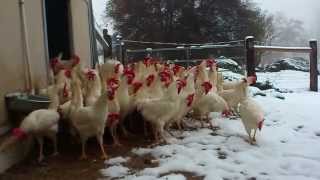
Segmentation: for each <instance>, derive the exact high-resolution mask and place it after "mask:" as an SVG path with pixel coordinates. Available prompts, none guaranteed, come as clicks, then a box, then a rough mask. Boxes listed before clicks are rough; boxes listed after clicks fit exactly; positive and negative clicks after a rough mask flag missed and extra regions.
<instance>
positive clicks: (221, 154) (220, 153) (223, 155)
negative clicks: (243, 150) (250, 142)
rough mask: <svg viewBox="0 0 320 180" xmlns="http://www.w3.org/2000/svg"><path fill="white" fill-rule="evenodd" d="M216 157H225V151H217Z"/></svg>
mask: <svg viewBox="0 0 320 180" xmlns="http://www.w3.org/2000/svg"><path fill="white" fill-rule="evenodd" d="M218 158H219V159H227V153H226V152H223V151H218Z"/></svg>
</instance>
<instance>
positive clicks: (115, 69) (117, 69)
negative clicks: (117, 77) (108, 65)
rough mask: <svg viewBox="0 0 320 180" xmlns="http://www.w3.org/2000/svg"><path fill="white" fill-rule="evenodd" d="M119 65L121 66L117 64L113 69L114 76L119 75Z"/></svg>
mask: <svg viewBox="0 0 320 180" xmlns="http://www.w3.org/2000/svg"><path fill="white" fill-rule="evenodd" d="M120 65H121V64H117V65H116V66H115V67H114V73H116V74H118V73H119V70H120Z"/></svg>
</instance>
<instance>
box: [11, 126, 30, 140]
mask: <svg viewBox="0 0 320 180" xmlns="http://www.w3.org/2000/svg"><path fill="white" fill-rule="evenodd" d="M12 136H14V137H16V138H17V139H18V140H22V139H25V138H26V137H27V136H28V135H27V133H26V132H24V131H23V130H22V129H21V128H14V129H13V130H12Z"/></svg>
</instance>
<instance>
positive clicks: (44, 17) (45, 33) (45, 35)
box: [41, 0, 53, 84]
mask: <svg viewBox="0 0 320 180" xmlns="http://www.w3.org/2000/svg"><path fill="white" fill-rule="evenodd" d="M45 3H46V2H45V1H44V0H43V1H41V6H42V27H43V40H44V42H43V44H44V51H45V52H44V54H45V60H46V70H47V84H52V83H53V78H51V76H50V73H51V70H50V62H49V58H50V57H49V47H48V30H47V14H46V4H45Z"/></svg>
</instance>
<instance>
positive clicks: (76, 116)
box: [70, 76, 110, 159]
mask: <svg viewBox="0 0 320 180" xmlns="http://www.w3.org/2000/svg"><path fill="white" fill-rule="evenodd" d="M72 78H73V80H72V84H71V85H72V91H73V92H72V93H73V97H72V101H71V107H70V108H71V109H70V119H71V122H72V125H73V127H74V128H75V129H76V130H77V131H78V133H79V135H80V139H81V143H82V153H81V157H80V158H81V159H86V158H87V155H86V152H85V146H86V142H87V139H88V138H90V137H92V136H95V137H96V138H97V141H98V143H99V145H100V149H101V152H102V158H104V159H106V158H107V154H106V153H105V150H104V147H103V135H104V129H105V124H106V120H107V117H108V106H107V104H108V98H107V97H108V95H109V94H110V92H109V91H104V92H103V93H102V95H101V96H100V97H99V99H98V100H97V101H96V102H95V104H94V105H92V106H87V107H84V106H83V97H82V92H81V88H80V82H79V79H77V78H76V77H74V76H72Z"/></svg>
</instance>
